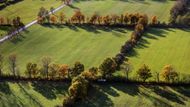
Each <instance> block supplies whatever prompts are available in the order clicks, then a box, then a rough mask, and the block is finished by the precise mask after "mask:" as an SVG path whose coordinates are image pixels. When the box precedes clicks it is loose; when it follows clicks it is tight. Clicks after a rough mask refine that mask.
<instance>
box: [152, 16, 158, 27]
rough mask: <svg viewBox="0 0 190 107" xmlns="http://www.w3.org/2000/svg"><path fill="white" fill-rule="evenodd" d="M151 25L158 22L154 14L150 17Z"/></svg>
mask: <svg viewBox="0 0 190 107" xmlns="http://www.w3.org/2000/svg"><path fill="white" fill-rule="evenodd" d="M151 23H152V24H153V25H155V24H157V23H158V20H157V17H156V16H153V17H152V22H151Z"/></svg>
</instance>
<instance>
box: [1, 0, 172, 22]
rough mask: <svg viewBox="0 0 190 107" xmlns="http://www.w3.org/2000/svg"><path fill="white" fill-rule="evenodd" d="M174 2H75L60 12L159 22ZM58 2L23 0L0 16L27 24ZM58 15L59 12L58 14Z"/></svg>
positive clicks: (57, 4) (166, 16) (125, 0)
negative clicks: (139, 17)
mask: <svg viewBox="0 0 190 107" xmlns="http://www.w3.org/2000/svg"><path fill="white" fill-rule="evenodd" d="M173 4H174V1H170V0H166V1H156V0H144V1H141V0H90V1H86V0H76V1H74V3H73V7H72V8H71V7H64V9H62V11H64V13H65V14H66V15H67V16H68V17H69V16H71V15H72V14H73V13H74V11H73V10H75V9H77V8H79V9H81V11H82V12H84V13H85V14H86V15H92V14H93V13H94V12H97V13H99V14H121V13H125V12H129V13H134V12H139V13H140V12H142V13H147V14H148V15H149V16H150V17H152V16H153V15H156V16H158V19H159V20H161V21H166V22H167V21H168V19H169V12H170V8H171V7H172V6H173ZM59 5H61V2H60V1H56V0H51V1H49V0H24V1H22V2H19V3H16V4H14V5H10V6H8V7H6V8H5V9H3V10H1V11H0V16H4V17H9V18H13V17H16V16H20V17H21V18H22V19H23V22H24V23H29V22H31V21H32V20H34V19H36V16H37V13H38V10H39V8H40V7H42V6H43V7H45V8H47V9H50V7H54V8H56V7H58V6H59ZM58 13H59V12H58Z"/></svg>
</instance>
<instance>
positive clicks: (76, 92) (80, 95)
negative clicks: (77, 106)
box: [69, 75, 89, 100]
mask: <svg viewBox="0 0 190 107" xmlns="http://www.w3.org/2000/svg"><path fill="white" fill-rule="evenodd" d="M88 86H89V82H88V81H87V80H86V79H85V78H84V77H83V76H81V75H79V76H77V77H75V78H73V79H72V83H71V86H70V87H69V96H70V97H71V98H74V99H75V100H78V99H84V98H85V97H86V96H87V92H88Z"/></svg>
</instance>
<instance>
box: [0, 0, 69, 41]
mask: <svg viewBox="0 0 190 107" xmlns="http://www.w3.org/2000/svg"><path fill="white" fill-rule="evenodd" d="M69 4H72V0H71V2H70V3H69ZM65 6H67V5H66V4H63V5H61V6H59V7H58V8H56V9H54V10H53V12H49V15H51V14H53V13H55V12H57V11H59V10H60V9H62V8H63V7H65ZM36 23H37V20H34V21H32V22H30V23H28V24H27V25H25V26H24V27H22V28H20V29H19V30H18V31H14V32H12V33H11V34H9V35H6V36H5V37H3V38H1V39H0V44H1V43H3V42H4V41H6V40H8V39H9V38H11V37H12V36H14V35H15V34H17V33H18V32H21V31H23V30H24V29H27V28H28V27H30V26H32V25H34V24H36Z"/></svg>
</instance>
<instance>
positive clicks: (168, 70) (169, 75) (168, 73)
mask: <svg viewBox="0 0 190 107" xmlns="http://www.w3.org/2000/svg"><path fill="white" fill-rule="evenodd" d="M161 76H162V77H163V78H164V79H165V80H166V81H167V82H170V81H172V82H174V81H175V80H177V79H178V73H177V72H176V71H175V69H174V68H173V67H172V66H171V65H166V66H164V68H163V70H162V72H161Z"/></svg>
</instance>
